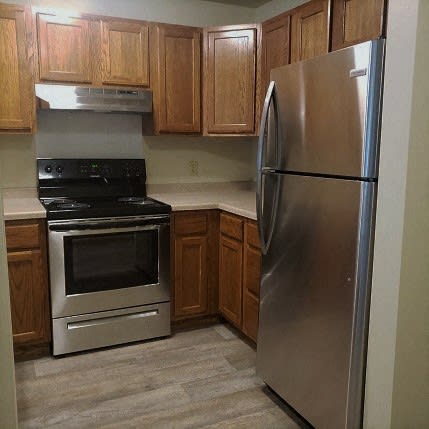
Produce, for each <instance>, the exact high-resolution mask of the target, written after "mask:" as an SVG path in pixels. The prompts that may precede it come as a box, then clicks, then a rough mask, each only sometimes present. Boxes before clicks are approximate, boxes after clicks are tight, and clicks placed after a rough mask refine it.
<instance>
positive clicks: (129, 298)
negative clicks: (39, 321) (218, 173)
mask: <svg viewBox="0 0 429 429" xmlns="http://www.w3.org/2000/svg"><path fill="white" fill-rule="evenodd" d="M37 163H38V177H39V198H40V201H41V202H42V204H43V205H44V207H45V208H46V210H47V219H48V243H49V264H50V289H51V303H52V332H53V354H54V355H61V354H66V353H72V352H76V351H80V350H87V349H92V348H97V347H104V346H109V345H114V344H121V343H127V342H131V341H138V340H143V339H148V338H155V337H162V336H167V335H169V334H170V284H169V278H170V271H169V265H170V244H169V243H170V238H169V237H170V212H171V207H170V206H169V205H167V204H164V203H161V202H159V201H156V200H153V199H151V198H148V197H147V196H146V168H145V161H144V160H142V159H139V160H135V159H134V160H129V159H115V160H111V159H39V160H38V161H37Z"/></svg>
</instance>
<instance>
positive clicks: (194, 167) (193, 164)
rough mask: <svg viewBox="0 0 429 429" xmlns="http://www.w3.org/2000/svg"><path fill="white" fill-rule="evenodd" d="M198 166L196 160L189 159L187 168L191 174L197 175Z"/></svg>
mask: <svg viewBox="0 0 429 429" xmlns="http://www.w3.org/2000/svg"><path fill="white" fill-rule="evenodd" d="M198 168H199V166H198V161H196V160H194V159H193V160H191V161H189V169H190V171H191V176H198V175H199V172H198Z"/></svg>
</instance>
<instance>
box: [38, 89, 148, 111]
mask: <svg viewBox="0 0 429 429" xmlns="http://www.w3.org/2000/svg"><path fill="white" fill-rule="evenodd" d="M36 96H37V97H38V98H40V100H41V103H39V104H40V108H42V109H53V110H91V111H94V112H129V113H150V112H152V91H151V90H148V89H137V90H128V89H105V88H92V87H86V86H69V85H46V84H36Z"/></svg>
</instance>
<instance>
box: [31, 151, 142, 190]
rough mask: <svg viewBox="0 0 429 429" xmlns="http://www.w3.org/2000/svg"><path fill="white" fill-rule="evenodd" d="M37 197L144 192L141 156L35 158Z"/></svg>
mask: <svg viewBox="0 0 429 429" xmlns="http://www.w3.org/2000/svg"><path fill="white" fill-rule="evenodd" d="M37 174H38V184H39V186H38V189H39V198H50V197H71V198H73V197H75V198H76V197H79V198H81V197H95V198H102V197H119V196H127V195H134V196H141V197H145V196H146V164H145V160H144V159H47V158H41V159H38V160H37Z"/></svg>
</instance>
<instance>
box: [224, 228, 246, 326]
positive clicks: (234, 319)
mask: <svg viewBox="0 0 429 429" xmlns="http://www.w3.org/2000/svg"><path fill="white" fill-rule="evenodd" d="M242 276H243V243H241V242H240V241H238V240H234V239H232V238H229V237H228V236H226V235H224V234H222V233H221V235H220V250H219V310H220V312H221V314H222V315H223V316H224V317H225V318H226V319H228V320H229V321H230V322H231V323H232V324H233V325H235V326H236V327H237V328H241V307H242V304H241V302H242V290H241V284H242V278H243V277H242Z"/></svg>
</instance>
